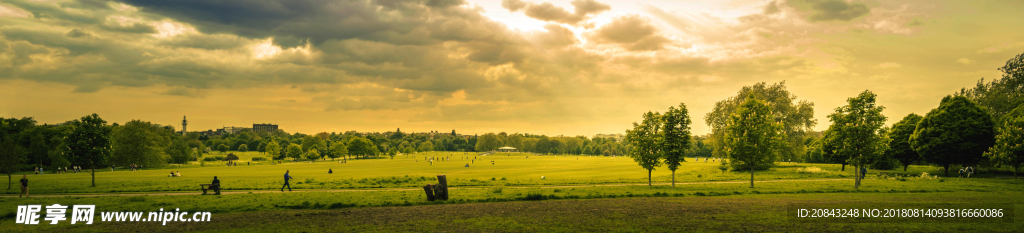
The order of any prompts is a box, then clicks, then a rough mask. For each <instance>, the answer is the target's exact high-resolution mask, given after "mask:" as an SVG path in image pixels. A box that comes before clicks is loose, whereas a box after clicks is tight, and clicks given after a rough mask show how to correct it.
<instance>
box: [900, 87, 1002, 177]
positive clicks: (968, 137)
mask: <svg viewBox="0 0 1024 233" xmlns="http://www.w3.org/2000/svg"><path fill="white" fill-rule="evenodd" d="M994 125H995V124H994V123H993V122H992V117H991V116H990V115H989V113H988V112H987V111H985V110H984V109H982V108H981V107H979V106H978V105H976V104H974V101H971V100H969V99H967V98H966V97H963V96H946V97H945V98H942V102H941V103H939V107H938V108H936V109H932V110H931V111H929V112H928V114H926V115H925V116H924V118H922V119H921V121H920V122H918V123H917V129H915V130H914V135H911V136H910V146H911V147H913V148H914V151H917V153H918V154H920V155H921V157H922V158H924V160H925V161H928V162H929V163H932V164H938V165H940V166H942V167H943V168H944V169H945V173H946V175H947V176H949V166H950V165H951V164H963V165H974V164H977V163H978V162H980V161H981V159H983V158H984V157H983V156H982V154H983V153H984V152H985V150H987V149H988V148H989V147H992V145H993V144H995V127H994Z"/></svg>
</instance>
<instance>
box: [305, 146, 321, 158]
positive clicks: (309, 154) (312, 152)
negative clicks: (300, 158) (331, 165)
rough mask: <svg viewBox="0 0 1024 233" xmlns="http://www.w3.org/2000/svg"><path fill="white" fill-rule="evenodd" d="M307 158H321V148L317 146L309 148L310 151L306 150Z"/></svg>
mask: <svg viewBox="0 0 1024 233" xmlns="http://www.w3.org/2000/svg"><path fill="white" fill-rule="evenodd" d="M306 159H309V160H318V159H320V152H319V150H317V149H316V147H313V148H309V152H306Z"/></svg>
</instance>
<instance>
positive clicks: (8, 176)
mask: <svg viewBox="0 0 1024 233" xmlns="http://www.w3.org/2000/svg"><path fill="white" fill-rule="evenodd" d="M1013 172H1014V173H1013V178H1014V179H1017V173H1016V172H1017V171H1016V170H1014V171H1013ZM10 189H11V173H7V190H10Z"/></svg>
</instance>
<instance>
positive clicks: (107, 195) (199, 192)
mask: <svg viewBox="0 0 1024 233" xmlns="http://www.w3.org/2000/svg"><path fill="white" fill-rule="evenodd" d="M843 180H853V179H806V180H758V181H754V183H776V182H814V181H843ZM741 183H750V181H714V182H676V185H698V184H741ZM671 184H672V183H653V184H652V185H671ZM639 185H647V184H644V183H630V184H591V185H552V186H514V187H508V186H506V187H504V188H515V189H522V188H575V187H609V186H639ZM488 188H491V187H465V188H462V187H452V188H450V189H457V190H468V189H488ZM415 190H423V189H421V188H378V189H305V190H295V191H288V192H382V191H415ZM247 193H281V191H273V190H240V191H223V192H220V194H221V195H230V194H247ZM201 194H202V192H201V191H195V192H154V193H110V194H42V195H32V197H130V196H147V195H201ZM0 197H2V198H11V197H17V196H14V195H13V194H9V195H0Z"/></svg>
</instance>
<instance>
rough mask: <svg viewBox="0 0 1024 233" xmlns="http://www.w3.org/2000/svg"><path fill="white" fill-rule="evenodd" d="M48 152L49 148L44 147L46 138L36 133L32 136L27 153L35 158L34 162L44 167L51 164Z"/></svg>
mask: <svg viewBox="0 0 1024 233" xmlns="http://www.w3.org/2000/svg"><path fill="white" fill-rule="evenodd" d="M26 133H27V132H26ZM48 151H49V147H48V146H47V145H46V137H45V136H43V134H42V133H41V132H36V133H35V135H33V136H32V139H31V142H29V146H28V153H29V154H31V155H32V157H33V158H35V162H36V163H37V164H38V165H39V166H44V165H49V164H50V163H51V160H50V156H49V155H50V154H49V153H47V152H48Z"/></svg>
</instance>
